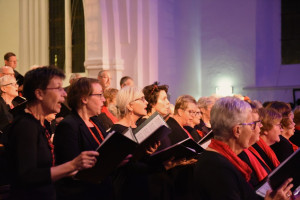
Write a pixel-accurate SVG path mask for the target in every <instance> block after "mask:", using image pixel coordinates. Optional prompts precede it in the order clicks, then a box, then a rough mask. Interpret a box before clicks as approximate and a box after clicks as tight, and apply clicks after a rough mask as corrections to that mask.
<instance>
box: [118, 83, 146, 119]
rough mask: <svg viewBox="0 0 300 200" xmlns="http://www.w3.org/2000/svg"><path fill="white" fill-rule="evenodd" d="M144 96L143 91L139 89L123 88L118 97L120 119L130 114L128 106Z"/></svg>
mask: <svg viewBox="0 0 300 200" xmlns="http://www.w3.org/2000/svg"><path fill="white" fill-rule="evenodd" d="M142 96H144V94H143V92H142V90H141V89H139V88H137V87H130V86H126V87H124V88H122V89H121V90H120V91H119V92H118V94H117V97H116V101H117V108H118V115H119V119H122V118H123V117H125V116H126V115H127V114H128V113H129V110H128V108H127V105H129V104H130V103H131V102H133V101H134V100H136V99H138V98H140V97H142Z"/></svg>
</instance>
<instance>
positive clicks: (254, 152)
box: [248, 146, 272, 171]
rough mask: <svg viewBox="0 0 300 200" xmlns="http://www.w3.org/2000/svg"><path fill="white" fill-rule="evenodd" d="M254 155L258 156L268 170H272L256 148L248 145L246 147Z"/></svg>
mask: <svg viewBox="0 0 300 200" xmlns="http://www.w3.org/2000/svg"><path fill="white" fill-rule="evenodd" d="M248 149H249V150H250V151H251V152H252V153H253V154H254V155H256V157H258V158H259V160H260V161H261V162H263V163H264V164H265V166H266V167H267V168H268V169H269V171H272V170H271V168H270V167H269V166H268V165H267V163H266V162H265V160H264V159H263V158H262V157H261V155H260V154H259V153H258V152H257V151H256V149H254V147H252V146H251V147H249V148H248Z"/></svg>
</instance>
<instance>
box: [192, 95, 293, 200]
mask: <svg viewBox="0 0 300 200" xmlns="http://www.w3.org/2000/svg"><path fill="white" fill-rule="evenodd" d="M251 113H252V111H251V107H250V105H249V104H248V103H247V102H244V101H242V100H240V99H237V98H234V97H225V98H221V99H219V100H217V101H216V103H215V105H214V106H213V108H212V110H211V125H212V129H213V131H214V139H212V141H211V144H210V145H209V147H208V148H207V151H206V152H204V153H202V154H201V155H200V157H199V159H198V162H197V164H196V166H195V169H194V179H193V183H194V185H193V186H194V188H197V189H195V190H194V198H196V199H259V197H258V196H257V195H256V194H255V191H254V189H253V188H252V187H251V186H250V184H249V183H247V182H248V181H249V180H250V177H251V173H252V170H251V168H250V167H249V166H248V165H247V164H246V163H245V162H243V161H242V160H241V159H240V158H239V157H238V156H237V155H238V154H239V153H241V152H242V151H243V150H244V149H246V148H248V147H249V146H250V138H251V137H252V135H253V134H254V132H253V130H252V129H251V127H252V126H253V124H254V122H253V119H252V115H251ZM291 181H292V180H291V179H289V180H287V181H286V182H285V183H284V184H283V185H282V186H281V187H280V188H279V189H278V190H277V191H274V192H273V194H272V195H271V194H270V191H269V192H268V193H267V195H266V197H265V199H288V198H289V197H290V195H291V191H290V189H291V187H292V185H291V184H289V183H290V182H291Z"/></svg>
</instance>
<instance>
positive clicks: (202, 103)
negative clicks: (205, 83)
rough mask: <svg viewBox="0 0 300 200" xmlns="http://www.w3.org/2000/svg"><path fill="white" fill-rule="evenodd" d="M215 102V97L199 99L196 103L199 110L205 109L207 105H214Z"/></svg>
mask: <svg viewBox="0 0 300 200" xmlns="http://www.w3.org/2000/svg"><path fill="white" fill-rule="evenodd" d="M216 100H217V97H215V96H209V97H200V98H199V99H198V102H197V106H198V107H199V108H204V109H207V107H208V105H211V104H214V103H215V102H216Z"/></svg>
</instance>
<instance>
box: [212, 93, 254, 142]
mask: <svg viewBox="0 0 300 200" xmlns="http://www.w3.org/2000/svg"><path fill="white" fill-rule="evenodd" d="M251 111H252V110H251V107H250V105H249V104H248V103H247V102H245V101H243V100H240V99H238V98H235V97H224V98H220V99H219V100H217V101H216V102H215V104H214V106H213V107H212V109H211V114H210V123H211V127H212V129H213V132H214V135H215V138H216V139H220V140H227V139H229V138H230V137H231V136H232V128H233V127H234V126H235V125H237V124H239V123H244V122H245V121H246V119H247V116H248V114H249V113H251Z"/></svg>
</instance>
